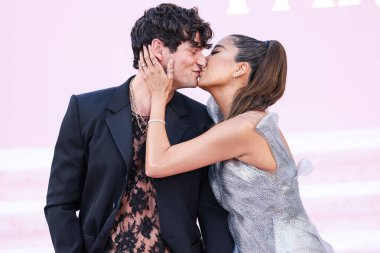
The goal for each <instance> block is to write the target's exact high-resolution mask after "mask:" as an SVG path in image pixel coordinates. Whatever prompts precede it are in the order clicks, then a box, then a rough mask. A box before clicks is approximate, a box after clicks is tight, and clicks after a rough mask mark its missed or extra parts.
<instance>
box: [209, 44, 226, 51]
mask: <svg viewBox="0 0 380 253" xmlns="http://www.w3.org/2000/svg"><path fill="white" fill-rule="evenodd" d="M218 47H221V48H223V49H226V48H225V47H224V46H222V45H219V44H218V45H215V47H214V48H213V49H212V50H215V49H217V48H218Z"/></svg>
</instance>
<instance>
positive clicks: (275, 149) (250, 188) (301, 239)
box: [207, 98, 333, 253]
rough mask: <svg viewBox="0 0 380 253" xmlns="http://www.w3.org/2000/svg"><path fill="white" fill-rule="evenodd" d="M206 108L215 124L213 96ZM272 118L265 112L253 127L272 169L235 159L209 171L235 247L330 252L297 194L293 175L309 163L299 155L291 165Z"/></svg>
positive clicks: (263, 252)
mask: <svg viewBox="0 0 380 253" xmlns="http://www.w3.org/2000/svg"><path fill="white" fill-rule="evenodd" d="M207 109H208V112H209V114H210V116H211V117H212V119H213V120H214V122H215V123H218V122H221V121H222V120H223V115H222V113H221V112H220V110H219V107H218V105H217V104H216V103H215V100H214V99H213V98H210V99H209V101H208V103H207ZM277 120H278V119H277V114H274V113H269V114H267V115H265V116H264V117H263V118H262V119H261V120H260V122H259V123H258V124H257V126H256V131H257V132H258V133H259V134H261V135H262V136H263V138H265V139H266V140H267V142H268V144H269V146H270V148H271V150H272V153H273V156H274V158H275V160H276V163H277V170H276V172H275V173H269V172H265V171H263V170H260V169H257V168H255V167H253V166H251V165H248V164H246V163H243V162H241V161H239V160H237V159H231V160H227V161H223V162H219V163H217V164H215V165H214V166H213V167H212V168H211V169H210V172H209V180H210V185H211V187H212V190H213V192H214V194H215V196H216V198H217V200H218V201H219V203H220V204H221V205H222V206H223V208H224V209H226V210H227V211H228V212H229V220H228V225H229V229H230V231H231V234H232V237H233V239H234V241H235V245H236V246H235V250H234V252H238V253H254V252H259V253H271V252H276V253H285V252H289V253H293V252H297V253H314V252H333V249H332V247H331V246H330V245H329V244H328V243H326V242H325V241H323V240H322V238H321V237H320V236H319V234H318V232H317V230H316V228H315V227H314V225H313V224H312V223H311V222H310V220H309V218H308V216H307V214H306V212H305V209H304V207H303V205H302V202H301V199H300V194H299V190H298V181H297V176H299V174H301V173H302V171H304V170H307V169H308V168H310V167H309V166H311V165H310V164H309V163H308V162H307V161H304V160H301V162H300V163H299V164H298V165H297V166H296V164H295V162H294V160H293V158H292V156H291V155H290V154H289V153H288V151H287V149H286V148H285V146H284V144H283V142H282V140H281V138H280V133H279V129H278V127H277Z"/></svg>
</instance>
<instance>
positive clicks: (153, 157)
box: [140, 48, 253, 177]
mask: <svg viewBox="0 0 380 253" xmlns="http://www.w3.org/2000/svg"><path fill="white" fill-rule="evenodd" d="M148 50H150V48H144V54H143V55H141V56H140V70H141V72H142V75H143V76H144V80H145V82H146V84H147V86H148V87H149V90H150V92H151V95H152V100H151V113H150V123H149V128H148V135H147V148H146V164H145V172H146V174H147V175H148V176H151V177H166V176H171V175H175V174H179V173H183V172H187V171H190V170H194V169H198V168H201V167H204V166H206V165H209V164H213V163H215V162H218V161H223V160H227V159H231V158H234V157H239V156H242V155H244V154H245V152H246V151H247V150H248V147H247V145H248V143H249V142H248V141H247V136H250V135H251V134H252V132H253V130H252V124H251V123H250V122H248V121H247V120H245V119H242V118H240V117H235V118H233V119H230V120H227V121H224V122H222V123H220V124H218V125H216V126H214V127H213V128H211V129H210V130H209V131H207V132H206V133H204V134H202V135H200V136H198V137H197V138H194V139H192V140H190V141H187V142H183V143H180V144H177V145H173V146H171V145H170V143H169V140H168V136H167V133H166V128H165V125H164V124H163V123H162V122H160V121H163V120H164V119H165V107H166V103H167V99H168V96H169V90H170V88H171V82H172V79H173V73H172V70H173V61H170V62H169V64H168V66H167V74H165V71H164V70H163V68H162V67H161V66H157V65H160V64H153V63H152V62H155V61H157V59H155V57H154V56H153V54H149V52H148ZM143 56H145V58H143ZM147 56H149V57H150V58H149V57H147ZM142 64H145V66H144V67H142ZM156 120H157V121H156Z"/></svg>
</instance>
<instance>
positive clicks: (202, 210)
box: [44, 78, 233, 253]
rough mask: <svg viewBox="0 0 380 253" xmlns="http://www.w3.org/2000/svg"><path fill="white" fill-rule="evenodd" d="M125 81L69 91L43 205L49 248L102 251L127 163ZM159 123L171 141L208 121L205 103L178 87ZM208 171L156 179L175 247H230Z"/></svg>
mask: <svg viewBox="0 0 380 253" xmlns="http://www.w3.org/2000/svg"><path fill="white" fill-rule="evenodd" d="M130 80H131V78H130V79H129V80H128V81H127V82H126V83H124V84H123V85H121V86H119V87H115V88H109V89H105V90H100V91H95V92H91V93H87V94H82V95H78V96H72V97H71V100H70V103H69V106H68V109H67V112H66V115H65V117H64V119H63V122H62V126H61V129H60V133H59V136H58V140H57V144H56V147H55V152H54V158H53V162H52V167H51V174H50V180H49V187H48V193H47V203H46V206H45V209H44V210H45V216H46V219H47V222H48V224H49V229H50V234H51V237H52V241H53V245H54V248H55V251H56V252H62V253H70V252H104V249H105V247H106V243H107V239H108V237H109V233H110V230H111V227H112V224H113V222H114V218H115V215H116V213H117V211H118V209H119V207H120V203H121V197H122V193H123V191H124V189H125V186H126V182H127V180H128V174H129V173H128V172H129V170H130V166H131V161H132V152H133V150H132V130H131V105H130V101H129V89H128V87H129V82H130ZM166 122H167V132H168V136H169V140H170V143H171V144H176V143H179V142H183V141H186V140H189V139H192V138H194V137H196V136H198V135H200V134H201V133H203V132H204V131H206V130H207V129H208V128H209V127H210V125H211V124H212V122H211V120H210V118H209V116H208V114H207V111H206V109H205V106H204V105H202V104H200V103H198V102H196V101H194V100H192V99H190V98H188V97H186V96H184V95H182V94H180V93H178V92H176V93H175V94H174V96H173V98H172V100H171V101H170V103H169V104H168V106H167V109H166ZM194 159H196V157H194ZM207 175H208V168H203V169H199V170H195V171H192V172H187V173H183V174H179V175H175V176H171V177H167V178H161V179H155V182H156V190H157V205H158V214H159V218H160V229H161V233H162V237H163V239H164V241H165V243H166V244H167V245H168V246H169V247H170V249H171V250H172V252H174V253H200V252H205V251H206V252H208V253H223V252H226V253H231V252H232V250H233V242H232V239H231V236H230V233H229V231H228V226H227V212H226V211H224V210H223V209H222V208H221V207H220V206H219V204H218V203H217V202H216V200H215V198H214V195H213V194H212V192H211V189H210V186H209V183H208V177H207ZM78 210H79V215H76V211H78ZM197 218H198V220H199V224H200V227H201V231H202V236H201V233H200V231H199V229H198V226H197V225H196V220H197ZM201 237H202V239H203V241H202V239H201Z"/></svg>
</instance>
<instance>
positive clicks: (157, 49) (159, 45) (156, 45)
mask: <svg viewBox="0 0 380 253" xmlns="http://www.w3.org/2000/svg"><path fill="white" fill-rule="evenodd" d="M151 47H152V51H153V54H154V56H156V58H157V59H158V60H159V61H160V62H162V60H163V53H162V52H163V50H164V47H165V46H164V43H163V42H162V41H161V40H159V39H153V40H152V43H151Z"/></svg>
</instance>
